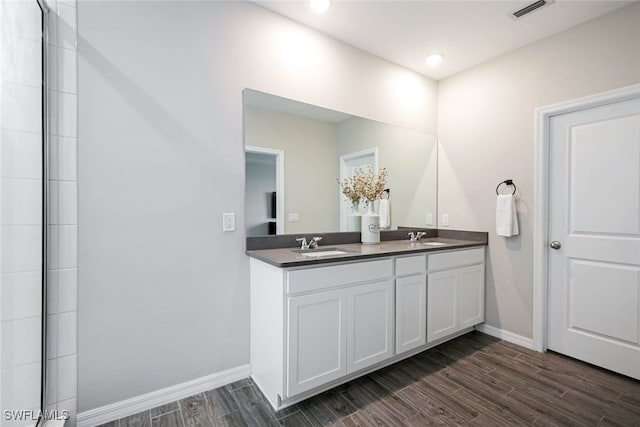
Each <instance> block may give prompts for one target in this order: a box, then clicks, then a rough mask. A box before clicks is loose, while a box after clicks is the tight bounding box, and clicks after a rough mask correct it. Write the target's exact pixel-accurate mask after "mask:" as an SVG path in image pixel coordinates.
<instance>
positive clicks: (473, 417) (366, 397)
mask: <svg viewBox="0 0 640 427" xmlns="http://www.w3.org/2000/svg"><path fill="white" fill-rule="evenodd" d="M436 424H440V425H465V426H466V425H473V426H520V425H535V426H554V425H556V426H595V425H611V426H640V382H639V381H635V380H632V379H630V378H627V377H623V376H621V375H617V374H613V373H610V372H608V371H605V370H603V369H600V368H596V367H593V366H591V365H588V364H586V363H582V362H579V361H576V360H573V359H570V358H568V357H564V356H562V355H559V354H555V353H552V352H549V353H545V354H541V353H536V352H533V351H530V350H527V349H524V348H522V347H519V346H516V345H513V344H511V343H508V342H505V341H501V340H497V339H495V338H492V337H489V336H488V335H484V334H481V333H478V332H472V333H469V334H467V335H464V336H462V337H460V338H457V339H455V340H453V341H450V342H448V343H445V344H442V345H440V346H438V347H436V348H433V349H431V350H427V351H425V352H422V353H420V354H418V355H416V356H413V357H411V358H410V359H407V360H404V361H401V362H398V363H396V364H394V365H392V366H389V367H387V368H384V369H382V370H380V371H377V372H374V373H371V374H369V375H367V376H365V377H362V378H358V379H356V380H353V381H351V382H349V383H347V384H344V385H341V386H338V387H336V388H334V389H332V390H329V391H327V392H325V393H322V394H320V395H318V396H315V397H312V398H310V399H308V400H306V401H304V402H301V403H299V404H297V405H295V406H293V407H290V408H286V409H284V410H282V411H279V412H274V411H273V410H272V409H271V407H270V406H269V404H268V403H267V401H266V400H265V399H264V397H263V396H262V394H261V393H260V391H259V390H258V388H257V387H256V386H255V385H254V384H253V382H252V381H251V380H248V379H247V380H241V381H238V382H235V383H232V384H229V385H227V386H224V387H221V388H218V389H215V390H211V391H208V392H206V393H202V394H198V395H196V396H192V397H189V398H187V399H184V400H181V401H179V402H173V403H171V404H168V405H164V406H161V407H158V408H155V409H152V410H150V411H145V412H143V413H140V414H136V415H133V416H131V417H128V418H123V419H121V420H118V421H113V422H111V423H107V424H104V425H103V426H102V427H191V426H280V425H283V426H321V425H333V426H341V427H342V426H344V427H350V426H428V425H436Z"/></svg>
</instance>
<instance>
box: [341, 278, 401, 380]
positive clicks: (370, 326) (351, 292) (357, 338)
mask: <svg viewBox="0 0 640 427" xmlns="http://www.w3.org/2000/svg"><path fill="white" fill-rule="evenodd" d="M347 295H348V296H347V300H348V309H347V325H348V326H347V373H352V372H355V371H358V370H360V369H363V368H366V367H367V366H371V365H373V364H375V363H378V362H381V361H383V360H386V359H388V358H389V357H391V356H393V320H394V310H393V300H394V298H393V281H391V280H385V281H382V282H376V283H371V284H366V285H361V286H354V287H351V288H348V289H347Z"/></svg>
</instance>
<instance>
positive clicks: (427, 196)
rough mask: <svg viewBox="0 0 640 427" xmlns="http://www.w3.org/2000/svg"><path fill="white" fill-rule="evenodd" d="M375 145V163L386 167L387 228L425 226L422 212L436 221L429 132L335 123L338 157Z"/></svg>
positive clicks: (433, 142)
mask: <svg viewBox="0 0 640 427" xmlns="http://www.w3.org/2000/svg"><path fill="white" fill-rule="evenodd" d="M372 147H377V148H378V166H379V168H380V169H382V168H387V172H388V176H387V187H388V188H389V189H390V200H389V204H390V206H391V227H390V228H392V229H394V228H396V227H398V226H412V227H425V226H426V219H425V218H426V217H425V215H426V214H431V215H433V221H434V223H433V224H435V220H436V216H437V215H436V201H437V200H436V193H437V178H438V166H437V161H438V153H437V151H438V150H437V140H436V137H435V136H433V135H428V134H425V133H420V132H416V131H413V130H410V129H403V128H399V127H395V126H388V125H386V124H384V123H378V122H372V121H370V120H363V119H361V118H359V117H352V118H350V119H347V120H344V121H342V122H340V124H339V125H338V157H340V156H344V155H346V154H351V153H356V152H358V151H362V150H366V149H368V148H372Z"/></svg>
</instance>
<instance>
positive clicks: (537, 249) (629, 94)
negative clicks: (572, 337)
mask: <svg viewBox="0 0 640 427" xmlns="http://www.w3.org/2000/svg"><path fill="white" fill-rule="evenodd" d="M637 97H640V84H635V85H631V86H625V87H622V88H619V89H614V90H610V91H606V92H600V93H596V94H594V95H589V96H585V97H582V98H578V99H573V100H570V101H564V102H560V103H557V104H553V105H548V106H546V107H540V108H537V109H536V111H535V141H536V147H535V168H534V170H535V190H534V193H535V194H534V200H535V211H534V216H533V348H534V350H536V351H541V352H543V351H546V350H547V320H548V319H547V315H548V313H547V286H548V281H549V261H548V251H547V245H548V243H549V172H550V171H549V161H550V155H549V144H550V142H551V141H550V134H549V132H550V122H551V118H552V117H554V116H558V115H560V114H567V113H572V112H575V111H580V110H585V109H589V108H594V107H599V106H602V105H606V104H612V103H616V102H621V101H626V100H629V99H633V98H637Z"/></svg>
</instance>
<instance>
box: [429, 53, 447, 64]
mask: <svg viewBox="0 0 640 427" xmlns="http://www.w3.org/2000/svg"><path fill="white" fill-rule="evenodd" d="M442 59H444V54H442V53H432V54H431V55H429V56H427V59H426V60H425V62H426V63H427V65H428V66H430V67H435V66H436V65H440V63H441V62H442Z"/></svg>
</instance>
